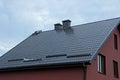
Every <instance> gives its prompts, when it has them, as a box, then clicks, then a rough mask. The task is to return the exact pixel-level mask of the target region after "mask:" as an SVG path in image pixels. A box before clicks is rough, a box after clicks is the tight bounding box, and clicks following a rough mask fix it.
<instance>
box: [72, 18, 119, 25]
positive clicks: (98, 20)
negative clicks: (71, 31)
mask: <svg viewBox="0 0 120 80" xmlns="http://www.w3.org/2000/svg"><path fill="white" fill-rule="evenodd" d="M119 18H120V17H116V18H109V19H104V20H98V21H94V22H88V23H83V24H79V25H75V26H73V27H77V26H81V25H88V24H93V23H98V22H103V21H110V20H114V19H119Z"/></svg>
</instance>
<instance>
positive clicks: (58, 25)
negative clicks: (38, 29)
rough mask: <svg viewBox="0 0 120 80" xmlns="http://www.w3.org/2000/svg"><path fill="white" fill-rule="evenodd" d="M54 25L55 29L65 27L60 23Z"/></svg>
mask: <svg viewBox="0 0 120 80" xmlns="http://www.w3.org/2000/svg"><path fill="white" fill-rule="evenodd" d="M54 26H55V30H62V29H63V26H62V24H60V23H57V24H54Z"/></svg>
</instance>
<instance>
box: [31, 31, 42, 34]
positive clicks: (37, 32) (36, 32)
mask: <svg viewBox="0 0 120 80" xmlns="http://www.w3.org/2000/svg"><path fill="white" fill-rule="evenodd" d="M41 32H42V30H38V31H35V32H34V33H33V35H38V34H40V33H41Z"/></svg>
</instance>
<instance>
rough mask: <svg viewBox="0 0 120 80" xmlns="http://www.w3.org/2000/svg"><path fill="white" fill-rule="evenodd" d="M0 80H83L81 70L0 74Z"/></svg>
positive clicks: (65, 69) (67, 69)
mask: <svg viewBox="0 0 120 80" xmlns="http://www.w3.org/2000/svg"><path fill="white" fill-rule="evenodd" d="M0 80H83V70H82V69H81V68H63V69H50V70H38V71H26V72H25V71H24V72H21V71H20V72H9V73H0Z"/></svg>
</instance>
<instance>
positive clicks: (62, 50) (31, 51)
mask: <svg viewBox="0 0 120 80" xmlns="http://www.w3.org/2000/svg"><path fill="white" fill-rule="evenodd" d="M119 21H120V18H114V19H108V20H103V21H98V22H93V23H87V24H82V25H76V26H72V30H68V31H64V30H61V31H56V30H51V31H45V32H40V33H38V34H32V35H30V36H29V37H28V38H27V39H25V40H24V41H23V42H21V43H20V44H18V45H17V46H16V47H14V48H13V49H11V50H10V51H8V52H7V53H6V54H5V55H3V56H2V57H1V58H0V69H1V70H2V69H8V68H20V67H27V66H43V65H44V66H48V65H55V64H60V65H62V64H67V63H69V64H70V63H91V62H92V60H93V59H94V58H95V56H96V55H97V54H98V52H99V51H100V49H101V48H102V46H103V45H104V43H105V41H106V40H107V39H108V38H109V36H110V34H111V33H112V32H113V31H114V29H115V28H116V27H117V26H118V24H119Z"/></svg>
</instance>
